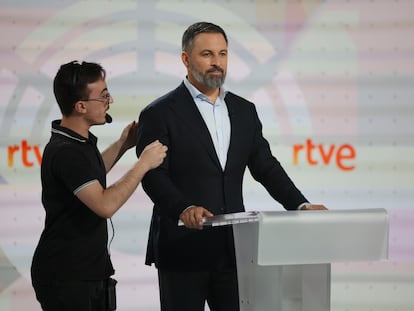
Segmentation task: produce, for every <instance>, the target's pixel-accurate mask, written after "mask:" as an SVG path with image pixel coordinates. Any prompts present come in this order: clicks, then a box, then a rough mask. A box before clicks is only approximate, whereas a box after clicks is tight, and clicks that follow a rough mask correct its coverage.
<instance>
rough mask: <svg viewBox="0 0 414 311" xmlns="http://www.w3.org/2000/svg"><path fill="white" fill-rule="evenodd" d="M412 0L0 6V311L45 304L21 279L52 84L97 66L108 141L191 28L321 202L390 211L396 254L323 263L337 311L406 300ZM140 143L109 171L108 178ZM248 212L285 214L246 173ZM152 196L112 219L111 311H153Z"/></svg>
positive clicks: (410, 231) (26, 270) (177, 66)
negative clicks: (71, 70) (59, 74)
mask: <svg viewBox="0 0 414 311" xmlns="http://www.w3.org/2000/svg"><path fill="white" fill-rule="evenodd" d="M413 11H414V2H413V1H410V0H395V1H386V0H360V1H350V0H312V1H311V0H309V1H307V0H306V1H305V0H303V1H298V0H251V1H247V0H241V1H240V0H228V1H219V0H217V1H203V0H157V1H149V0H148V1H144V0H136V1H134V0H119V1H112V0H99V1H98V0H88V1H84V0H79V1H71V0H66V1H51V0H44V1H7V0H6V1H5V0H3V1H1V3H0V16H1V19H0V33H1V42H0V55H1V57H0V309H1V310H5V311H14V310H40V306H39V305H38V304H37V302H36V301H35V296H34V292H33V290H32V287H31V280H30V264H31V258H32V255H33V251H34V248H35V246H36V244H37V242H38V239H39V235H40V233H41V231H42V229H43V225H44V216H45V214H44V210H43V207H42V204H41V197H40V196H41V185H40V165H41V161H42V153H43V149H44V147H45V145H46V143H47V142H48V139H49V137H50V123H51V121H52V120H54V119H58V118H60V112H59V109H58V107H57V104H56V102H55V99H54V96H53V90H52V81H53V78H54V75H55V74H56V71H57V69H58V68H59V66H60V65H61V64H63V63H66V62H69V61H72V60H79V61H82V60H85V61H92V62H98V63H100V64H101V65H102V66H103V67H104V68H105V69H106V70H107V83H108V87H109V90H110V92H111V94H112V95H113V97H114V103H113V104H112V105H111V109H110V113H111V115H112V117H113V119H114V122H113V123H111V124H107V125H104V126H96V127H93V128H92V129H91V131H92V132H93V133H94V134H95V135H97V136H98V137H99V148H100V149H101V150H103V149H104V148H105V147H107V146H108V145H109V144H110V143H111V142H113V141H114V140H116V139H117V138H118V137H119V135H120V133H121V130H122V129H123V128H124V127H125V126H126V125H127V124H128V123H129V122H131V121H133V120H137V119H138V115H139V113H140V111H141V110H142V108H143V107H144V106H146V105H147V104H148V103H150V102H151V101H152V100H153V99H155V98H157V97H159V96H161V95H163V94H164V93H166V92H168V91H169V90H171V89H173V88H175V87H176V86H177V85H178V84H179V83H181V81H182V80H183V79H184V77H185V74H186V71H185V67H184V66H183V64H182V62H181V58H180V54H181V36H182V33H183V32H184V30H185V29H186V27H187V26H188V25H190V24H191V23H193V22H196V21H211V22H213V23H216V24H219V25H220V26H222V27H223V28H224V29H225V31H226V32H227V35H228V38H229V66H228V74H227V79H226V83H225V86H226V88H227V89H228V90H230V91H232V92H234V93H237V94H239V95H241V96H243V97H245V98H247V99H249V100H251V101H253V102H254V103H255V105H256V107H257V110H258V113H259V116H260V118H261V121H262V124H263V132H264V135H265V137H266V138H267V139H268V141H269V143H270V145H271V148H272V151H273V153H274V155H275V156H276V157H277V158H278V160H279V161H280V162H281V163H282V165H283V166H284V168H285V169H286V171H287V172H288V173H289V175H290V176H291V178H292V179H293V180H294V182H295V183H296V185H297V186H298V187H299V188H300V189H301V190H302V192H303V193H304V194H305V195H306V197H307V198H308V199H309V200H310V201H312V202H314V203H322V204H325V205H326V206H327V207H328V208H329V209H361V208H385V209H386V210H387V212H388V215H389V221H390V232H389V259H388V260H386V261H381V262H358V263H337V264H334V265H333V266H332V287H331V299H332V302H331V304H332V310H335V311H342V310H343V311H360V310H361V311H362V310H398V311H403V310H404V311H405V310H407V311H408V310H413V309H414V295H412V293H413V291H414V242H413V240H412V237H413V236H414V104H413V103H414V87H413V86H414V61H413V57H414V40H413V39H412V36H413V33H414V15H413V13H412V12H413ZM135 160H136V156H135V153H134V151H132V150H131V151H129V152H128V153H127V154H126V156H125V157H124V158H123V159H122V160H121V161H120V162H119V163H118V164H117V166H116V167H115V168H114V169H113V170H112V171H111V172H110V174H109V175H108V184H110V183H112V182H114V181H115V180H117V179H118V178H119V177H120V176H122V175H123V174H124V173H125V172H126V170H127V169H128V168H129V167H130V166H131V165H132V163H133V162H134V161H135ZM244 202H245V205H246V209H248V210H258V211H260V210H281V209H282V207H281V205H280V204H279V203H277V202H275V201H274V200H273V199H272V198H271V197H270V196H269V195H268V194H267V193H266V191H265V190H264V189H263V187H262V186H261V185H260V184H258V183H257V182H256V181H254V180H253V178H252V177H251V176H250V175H249V173H248V172H247V173H246V176H245V181H244ZM151 212H152V203H151V201H150V199H149V198H148V197H147V196H146V194H145V193H144V192H143V190H142V188H140V187H139V188H138V189H137V191H136V192H135V193H134V195H133V196H132V197H131V198H130V199H129V200H128V202H127V203H126V204H125V206H124V207H123V208H122V209H121V210H120V211H119V212H118V213H117V214H116V215H115V216H114V217H113V223H114V228H115V232H113V231H112V229H111V227H109V234H110V236H112V235H113V234H114V240H113V242H112V244H111V253H112V259H113V263H114V266H115V270H116V274H115V277H116V278H117V279H118V281H119V283H118V310H121V311H123V310H124V311H125V310H145V311H151V310H159V302H158V300H159V298H158V287H157V276H156V269H155V268H154V267H147V266H145V265H144V257H145V250H146V242H147V237H148V227H149V221H150V217H151Z"/></svg>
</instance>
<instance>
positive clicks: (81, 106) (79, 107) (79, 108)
mask: <svg viewBox="0 0 414 311" xmlns="http://www.w3.org/2000/svg"><path fill="white" fill-rule="evenodd" d="M73 110H74V111H76V112H78V113H84V112H85V111H86V105H85V102H84V101H82V100H78V101H77V102H76V103H75V104H74V105H73Z"/></svg>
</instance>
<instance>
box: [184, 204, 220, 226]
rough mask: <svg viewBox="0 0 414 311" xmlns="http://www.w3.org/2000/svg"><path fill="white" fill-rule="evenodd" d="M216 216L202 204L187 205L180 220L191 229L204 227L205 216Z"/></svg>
mask: <svg viewBox="0 0 414 311" xmlns="http://www.w3.org/2000/svg"><path fill="white" fill-rule="evenodd" d="M211 216H214V215H213V214H212V213H210V212H209V211H208V210H207V209H205V208H204V207H202V206H195V205H192V206H190V207H187V208H186V209H185V210H184V211H183V212H182V213H181V215H180V220H181V221H182V222H183V223H184V226H186V227H187V228H189V229H198V230H201V229H203V223H204V221H203V217H211Z"/></svg>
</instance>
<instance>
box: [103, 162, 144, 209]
mask: <svg viewBox="0 0 414 311" xmlns="http://www.w3.org/2000/svg"><path fill="white" fill-rule="evenodd" d="M148 170H149V168H148V167H147V166H146V165H145V164H144V163H143V162H141V161H140V160H138V162H136V163H135V165H134V166H133V167H132V168H131V169H130V170H129V171H128V172H127V173H126V174H125V175H124V176H123V177H121V179H119V180H118V181H116V182H115V183H113V184H112V185H111V186H109V187H108V188H107V189H105V190H104V196H103V197H104V201H105V202H107V203H108V205H107V206H108V212H109V213H110V216H112V215H113V214H114V213H115V212H116V211H117V210H118V209H119V208H120V207H121V206H122V205H123V204H124V203H125V202H126V201H127V200H128V199H129V197H130V196H131V195H132V193H133V192H134V191H135V190H136V189H137V187H138V185H139V183H140V182H141V180H142V178H143V177H144V175H145V173H146V172H147V171H148ZM105 205H106V204H105Z"/></svg>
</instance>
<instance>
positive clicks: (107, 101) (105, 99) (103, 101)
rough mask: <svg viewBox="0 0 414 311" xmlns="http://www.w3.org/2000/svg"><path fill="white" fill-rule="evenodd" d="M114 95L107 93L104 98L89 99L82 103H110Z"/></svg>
mask: <svg viewBox="0 0 414 311" xmlns="http://www.w3.org/2000/svg"><path fill="white" fill-rule="evenodd" d="M111 98H112V95H111V94H110V93H109V92H108V93H106V94H105V95H104V96H102V97H98V98H88V99H81V100H82V101H85V102H88V101H97V102H101V103H109V101H110V100H111Z"/></svg>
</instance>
